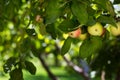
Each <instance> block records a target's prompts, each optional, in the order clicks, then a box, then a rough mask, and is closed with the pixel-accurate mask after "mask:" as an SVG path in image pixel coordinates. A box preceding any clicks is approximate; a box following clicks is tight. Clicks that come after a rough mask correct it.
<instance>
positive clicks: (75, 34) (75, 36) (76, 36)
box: [68, 28, 81, 38]
mask: <svg viewBox="0 0 120 80" xmlns="http://www.w3.org/2000/svg"><path fill="white" fill-rule="evenodd" d="M80 34H81V28H78V29H76V30H75V31H72V32H69V33H68V35H69V36H70V37H72V38H78V37H79V36H80Z"/></svg>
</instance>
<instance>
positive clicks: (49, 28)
mask: <svg viewBox="0 0 120 80" xmlns="http://www.w3.org/2000/svg"><path fill="white" fill-rule="evenodd" d="M55 29H56V28H55V26H54V24H49V25H47V26H46V31H47V32H48V33H50V34H51V36H52V38H53V39H56V37H57V34H56V31H55Z"/></svg>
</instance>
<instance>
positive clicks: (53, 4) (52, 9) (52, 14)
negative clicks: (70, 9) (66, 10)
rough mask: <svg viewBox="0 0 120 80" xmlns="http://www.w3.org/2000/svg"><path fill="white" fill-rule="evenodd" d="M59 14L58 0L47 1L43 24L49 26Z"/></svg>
mask: <svg viewBox="0 0 120 80" xmlns="http://www.w3.org/2000/svg"><path fill="white" fill-rule="evenodd" d="M60 14H61V4H60V2H59V0H49V1H48V5H47V7H46V17H45V23H46V24H51V23H53V22H55V21H56V19H57V18H58V17H59V16H60Z"/></svg>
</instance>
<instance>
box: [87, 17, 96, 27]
mask: <svg viewBox="0 0 120 80" xmlns="http://www.w3.org/2000/svg"><path fill="white" fill-rule="evenodd" d="M95 23H96V21H95V19H94V17H93V16H89V18H88V22H87V25H88V26H92V25H94V24H95Z"/></svg>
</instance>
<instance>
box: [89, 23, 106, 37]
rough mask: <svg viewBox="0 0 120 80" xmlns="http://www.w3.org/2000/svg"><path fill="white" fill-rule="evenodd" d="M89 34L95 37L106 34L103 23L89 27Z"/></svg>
mask: <svg viewBox="0 0 120 80" xmlns="http://www.w3.org/2000/svg"><path fill="white" fill-rule="evenodd" d="M87 30H88V33H89V34H90V35H93V36H101V35H102V34H103V32H104V29H103V26H102V24H101V23H99V22H96V24H94V25H92V26H88V28H87Z"/></svg>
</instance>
